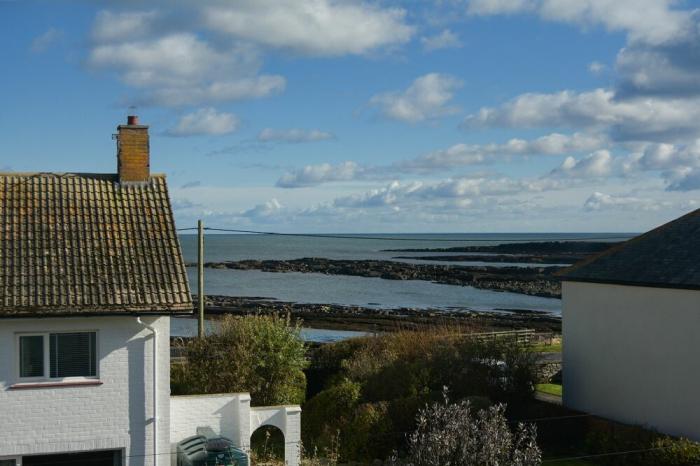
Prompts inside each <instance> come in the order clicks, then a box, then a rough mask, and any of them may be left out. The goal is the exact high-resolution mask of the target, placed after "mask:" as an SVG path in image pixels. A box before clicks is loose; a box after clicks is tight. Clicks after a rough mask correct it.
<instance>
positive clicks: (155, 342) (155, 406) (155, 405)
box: [136, 316, 158, 466]
mask: <svg viewBox="0 0 700 466" xmlns="http://www.w3.org/2000/svg"><path fill="white" fill-rule="evenodd" d="M136 322H138V323H139V325H141V326H143V327H144V328H146V329H148V330H150V331H151V333H152V334H153V362H152V364H151V366H152V367H153V466H158V364H157V360H158V331H157V330H156V329H155V328H153V327H152V326H150V325H148V324H147V323H145V322H143V321H142V320H141V317H140V316H139V317H137V318H136Z"/></svg>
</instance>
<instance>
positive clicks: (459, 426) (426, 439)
mask: <svg viewBox="0 0 700 466" xmlns="http://www.w3.org/2000/svg"><path fill="white" fill-rule="evenodd" d="M416 424H417V427H416V430H415V431H414V432H413V433H412V434H411V435H410V436H409V438H408V455H407V458H406V461H405V462H400V461H399V460H398V459H396V458H393V459H392V460H391V462H390V464H394V465H399V464H401V465H404V466H477V465H478V466H500V465H509V466H534V465H539V464H541V462H542V455H541V452H540V449H539V447H538V446H537V443H536V437H537V434H536V431H535V427H534V426H526V425H524V424H518V425H517V426H516V428H515V431H514V432H513V431H511V430H510V428H509V427H508V420H507V419H506V417H505V406H504V405H502V404H499V405H495V406H492V407H490V408H487V409H483V410H479V411H477V410H474V409H472V407H471V406H470V404H469V402H465V401H461V402H459V403H450V401H449V399H448V397H447V391H445V392H444V401H443V402H441V403H440V402H438V403H433V404H431V405H427V406H426V407H425V408H423V409H421V410H420V411H419V412H418V415H417V417H416Z"/></svg>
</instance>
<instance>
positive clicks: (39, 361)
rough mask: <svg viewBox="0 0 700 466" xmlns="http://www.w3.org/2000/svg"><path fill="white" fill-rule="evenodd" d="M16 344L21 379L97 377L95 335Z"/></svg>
mask: <svg viewBox="0 0 700 466" xmlns="http://www.w3.org/2000/svg"><path fill="white" fill-rule="evenodd" d="M18 340H19V377H20V378H22V379H38V378H51V379H63V378H67V377H95V376H97V332H70V333H68V332H66V333H45V334H32V335H19V338H18ZM0 466H2V465H0Z"/></svg>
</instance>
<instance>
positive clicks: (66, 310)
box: [0, 117, 300, 466]
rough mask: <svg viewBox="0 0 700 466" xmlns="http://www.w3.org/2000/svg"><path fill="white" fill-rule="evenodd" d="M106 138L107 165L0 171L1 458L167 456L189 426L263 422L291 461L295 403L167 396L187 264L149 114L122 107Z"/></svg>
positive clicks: (76, 460)
mask: <svg viewBox="0 0 700 466" xmlns="http://www.w3.org/2000/svg"><path fill="white" fill-rule="evenodd" d="M118 147H119V150H118V174H115V175H97V174H79V173H66V174H52V173H5V174H0V420H1V421H2V428H0V466H17V465H23V466H37V465H42V466H48V465H62V466H66V465H91V466H102V465H109V466H114V465H128V466H132V465H133V466H136V465H139V466H140V465H169V464H171V462H174V456H173V454H172V452H173V451H174V445H175V443H176V442H178V441H180V440H182V439H183V438H186V437H188V436H192V435H195V434H196V429H197V428H198V427H210V428H212V429H213V430H214V431H215V432H216V433H217V434H219V435H224V436H227V437H230V438H231V439H232V440H234V441H235V442H237V443H238V445H239V446H241V447H243V448H244V449H246V448H248V447H249V445H250V435H251V433H252V432H253V431H254V430H255V429H256V428H257V427H259V426H262V425H274V426H277V427H279V428H280V429H281V430H282V432H283V433H284V434H285V435H286V444H287V460H288V464H290V465H294V464H297V462H298V456H299V452H298V441H299V430H300V429H299V422H300V420H299V417H300V415H299V414H300V413H299V411H300V410H299V408H298V406H290V407H276V408H250V397H249V396H248V395H247V394H230V395H220V396H203V397H173V398H171V396H170V346H169V345H170V315H173V314H189V313H191V312H192V302H191V296H190V290H189V285H188V282H187V274H186V271H185V267H184V263H183V260H182V254H181V252H180V246H179V242H178V239H177V235H176V230H175V224H174V221H173V217H172V212H171V208H170V201H169V199H168V191H167V186H166V182H165V177H164V176H163V175H152V174H150V170H149V158H150V156H149V139H148V127H147V126H142V125H139V124H138V121H137V120H136V119H135V118H132V117H130V121H129V124H127V125H121V126H119V128H118ZM234 406H235V409H234Z"/></svg>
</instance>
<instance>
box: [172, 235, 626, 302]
mask: <svg viewBox="0 0 700 466" xmlns="http://www.w3.org/2000/svg"><path fill="white" fill-rule="evenodd" d="M344 236H353V235H344ZM371 236H376V237H379V238H399V240H382V239H374V240H357V239H347V238H345V239H336V238H319V237H313V238H308V237H294V236H263V235H236V234H232V235H219V234H207V236H206V239H205V260H206V261H210V262H218V261H226V260H243V259H258V260H266V259H267V260H286V259H298V258H302V257H325V258H328V259H351V260H362V259H376V260H399V261H404V262H415V263H422V264H426V263H436V264H449V265H489V266H493V267H504V266H520V267H522V266H527V265H529V264H520V263H484V262H474V261H467V262H444V261H417V260H413V259H394V258H395V257H396V256H401V255H404V256H405V255H410V256H423V255H436V254H440V255H443V254H444V255H450V253H434V252H427V253H415V252H410V253H406V252H396V251H383V250H384V249H410V248H447V247H457V246H476V245H483V246H488V245H495V244H499V243H502V242H503V241H502V240H504V239H507V240H517V241H532V240H549V241H556V240H563V239H568V238H572V237H576V238H585V239H589V240H595V239H596V238H601V237H609V236H610V234H605V233H600V234H591V233H588V234H573V233H568V234H560V233H547V234H392V235H371ZM618 236H619V235H618ZM180 241H181V244H182V248H183V254H184V256H185V261H187V262H195V261H196V260H197V253H196V236H195V235H182V236H181V237H180ZM458 254H464V253H458ZM532 265H535V266H538V267H541V266H542V264H532ZM195 273H196V271H195V269H193V268H190V269H188V274H189V277H190V285H191V286H192V291H193V292H194V293H196V292H197V290H196V284H197V280H196V277H195ZM205 279H206V283H205V289H206V292H207V293H208V294H220V295H228V296H249V297H258V296H261V297H269V298H276V299H279V300H283V301H293V302H300V303H319V304H340V305H356V306H365V307H373V308H398V307H409V308H432V309H454V308H457V309H472V310H484V311H486V310H489V311H490V310H498V309H527V310H539V311H545V312H550V313H555V314H558V313H559V312H560V309H561V301H560V300H559V299H552V298H540V297H534V296H526V295H522V294H517V293H504V292H496V291H490V290H480V289H476V288H472V287H465V286H455V285H442V284H435V283H430V282H425V281H412V280H407V281H399V280H384V279H380V278H369V277H352V276H341V275H324V274H302V273H295V272H292V273H272V272H261V271H258V270H225V269H224V270H222V269H206V270H205Z"/></svg>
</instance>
